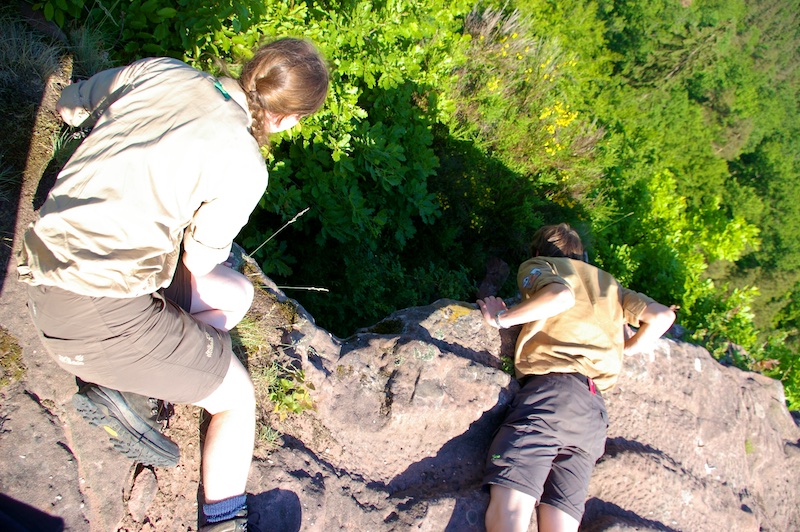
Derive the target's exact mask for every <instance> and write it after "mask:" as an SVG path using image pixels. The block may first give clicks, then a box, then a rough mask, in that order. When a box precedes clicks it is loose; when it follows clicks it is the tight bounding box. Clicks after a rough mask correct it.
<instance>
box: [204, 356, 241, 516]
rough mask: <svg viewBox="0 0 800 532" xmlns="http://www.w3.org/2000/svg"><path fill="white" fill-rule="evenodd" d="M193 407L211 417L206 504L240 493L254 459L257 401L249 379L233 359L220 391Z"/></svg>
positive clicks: (206, 467) (207, 448)
mask: <svg viewBox="0 0 800 532" xmlns="http://www.w3.org/2000/svg"><path fill="white" fill-rule="evenodd" d="M195 404H196V405H197V406H199V407H201V408H205V409H206V410H207V411H208V412H209V413H210V414H211V422H210V423H209V425H208V431H207V432H206V441H205V444H204V446H203V490H204V495H205V499H206V503H212V502H217V501H221V500H223V499H227V498H229V497H234V496H236V495H241V494H243V493H244V492H245V487H246V484H247V475H248V473H249V472H250V462H251V460H252V458H253V443H254V440H255V430H256V415H255V408H256V401H255V393H254V391H253V383H252V381H251V380H250V376H249V375H248V373H247V370H246V369H245V368H244V366H242V364H241V363H240V362H239V361H238V360H237V359H236V357H233V356H232V357H231V363H230V367H229V368H228V373H227V374H226V375H225V379H224V380H223V381H222V384H220V386H219V388H217V389H216V390H215V391H214V392H213V393H212V394H211V395H209V396H208V397H206V398H205V399H203V400H202V401H199V402H197V403H195Z"/></svg>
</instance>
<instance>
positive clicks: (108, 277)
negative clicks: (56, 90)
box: [17, 38, 329, 531]
mask: <svg viewBox="0 0 800 532" xmlns="http://www.w3.org/2000/svg"><path fill="white" fill-rule="evenodd" d="M328 84H329V74H328V69H327V66H326V65H325V62H324V60H323V58H322V56H321V55H320V54H319V52H318V51H317V49H316V48H315V47H314V46H313V45H312V44H311V43H309V42H307V41H304V40H301V39H291V38H289V39H280V40H277V41H274V42H271V43H269V44H266V45H264V46H262V47H260V48H259V49H258V50H257V51H256V52H255V54H254V56H253V58H252V59H251V60H249V61H248V62H247V63H246V64H245V65H244V66H243V68H242V73H241V76H240V77H239V79H238V80H235V79H232V78H227V77H222V78H219V79H217V78H215V77H214V76H212V75H210V74H208V73H205V72H200V71H198V70H196V69H194V68H192V67H191V66H190V65H187V64H186V63H184V62H182V61H179V60H177V59H172V58H148V59H142V60H140V61H136V62H135V63H132V64H130V65H127V66H125V67H120V68H114V69H110V70H106V71H103V72H100V73H98V74H96V75H95V76H93V77H91V78H90V79H88V80H84V81H80V82H78V83H74V84H71V85H69V86H67V87H66V88H65V89H64V91H63V92H62V94H61V97H60V99H59V102H58V105H57V110H58V112H59V114H60V115H61V117H62V118H63V119H64V121H65V122H66V123H68V124H70V125H73V126H81V127H87V126H92V127H93V129H92V131H91V133H90V134H89V135H88V136H87V137H86V139H85V140H84V141H83V142H82V143H81V145H80V146H79V147H78V149H77V151H76V152H75V154H74V155H73V156H72V157H71V158H70V160H69V161H68V162H67V164H66V165H65V167H64V169H63V170H62V171H61V172H60V174H59V176H58V179H57V181H56V184H55V186H54V187H53V189H52V190H51V192H50V194H49V196H48V198H47V200H46V202H45V203H44V205H43V206H42V208H41V210H40V212H39V216H38V218H37V220H36V221H35V222H34V223H33V224H31V226H30V227H29V228H28V230H27V232H26V233H25V237H24V242H23V245H22V250H21V253H20V256H19V260H18V268H17V270H18V273H19V276H20V280H21V281H23V282H25V283H27V285H28V298H29V301H28V306H29V308H30V311H31V316H32V319H33V322H34V324H35V325H36V327H37V329H38V330H39V332H40V335H41V339H42V342H43V343H44V345H45V347H46V348H47V350H48V352H49V353H50V354H51V356H52V358H53V362H54V364H53V365H54V366H55V365H56V364H57V365H58V366H60V367H61V368H63V369H64V370H66V371H68V372H70V373H73V374H74V375H76V376H77V377H78V378H79V379H81V380H82V381H83V382H84V384H83V385H82V386H81V388H80V390H79V392H78V393H77V394H76V395H75V396H74V398H73V401H74V402H75V404H76V406H77V407H78V410H79V411H80V412H81V413H82V414H83V415H84V417H86V418H87V419H88V420H89V421H91V422H93V423H95V424H98V425H101V426H103V427H104V428H105V429H106V431H107V432H108V433H109V434H111V435H112V436H113V437H114V439H115V440H116V441H115V445H116V446H117V447H118V448H119V449H120V450H122V451H123V452H124V453H126V454H127V455H128V456H130V457H132V458H134V459H136V460H137V461H139V462H141V463H147V464H151V465H158V466H163V465H175V464H176V463H177V461H178V457H179V452H178V449H177V446H176V445H175V444H174V442H171V441H169V440H168V439H166V438H164V437H163V436H161V435H160V434H159V433H158V432H157V431H154V430H153V427H152V423H150V421H151V420H150V419H149V418H148V417H147V415H148V412H149V411H148V410H147V405H146V404H142V401H140V399H144V400H145V401H146V400H147V398H148V397H153V398H158V399H163V400H166V401H169V402H173V403H189V404H194V405H197V406H200V407H201V408H204V409H205V410H206V411H207V412H208V413H209V414H210V415H211V419H210V422H209V425H208V429H207V431H206V435H205V442H204V445H203V464H202V476H203V478H202V484H203V493H204V498H205V504H204V505H203V508H202V510H203V514H204V517H205V521H206V523H207V524H206V526H205V527H204V528H202V529H201V530H208V531H227V530H241V529H243V527H245V526H246V525H247V521H248V517H247V508H246V495H245V486H246V482H247V476H248V472H249V470H250V463H251V460H252V451H253V443H254V437H255V408H256V404H255V394H254V390H253V384H252V381H251V380H250V376H249V374H248V372H247V370H246V369H245V368H244V366H243V365H242V364H241V362H239V360H238V359H237V358H236V356H235V355H234V354H233V351H232V348H231V338H230V334H229V333H228V330H230V329H231V328H232V327H233V326H234V325H236V323H237V322H238V321H239V320H240V319H241V318H242V317H243V316H244V314H245V313H246V312H247V310H248V308H249V306H250V303H251V301H252V298H253V286H252V283H251V282H250V280H249V279H248V278H246V277H245V276H244V275H242V274H240V273H238V272H236V271H234V270H232V269H231V268H228V267H226V266H225V264H224V263H225V261H226V260H228V256H229V253H230V251H231V247H232V245H233V239H234V238H235V237H236V235H237V234H238V233H239V230H240V229H241V228H242V226H244V224H245V223H247V220H248V217H249V216H250V213H251V212H252V211H253V209H254V208H255V207H256V205H257V204H258V202H259V200H260V199H261V197H262V195H263V194H264V190H265V188H266V186H267V180H268V175H267V167H266V163H265V161H264V157H263V154H262V151H261V146H266V145H267V139H268V137H269V135H270V134H273V133H277V132H280V131H285V130H287V129H290V128H292V127H294V126H295V125H297V123H298V122H299V121H300V119H301V118H303V117H305V116H308V115H310V114H311V113H313V112H315V111H317V110H318V109H319V108H320V107H321V106H322V105H323V103H324V101H325V98H326V95H327V92H328ZM137 405H138V406H137ZM251 517H254V516H252V515H251ZM250 521H251V522H252V521H253V519H250Z"/></svg>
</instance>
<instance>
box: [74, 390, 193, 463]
mask: <svg viewBox="0 0 800 532" xmlns="http://www.w3.org/2000/svg"><path fill="white" fill-rule="evenodd" d="M72 403H73V404H74V405H75V408H77V409H78V412H79V413H80V414H81V415H82V416H83V418H84V419H85V420H86V421H88V422H89V423H91V424H92V425H95V426H97V427H103V429H104V430H105V431H106V432H107V433H108V434H109V435H110V436H111V441H112V442H113V444H114V447H115V448H116V449H117V450H118V451H120V452H121V453H122V454H124V455H125V456H127V457H129V458H132V459H133V460H135V461H136V462H138V463H140V464H143V465H149V466H157V467H175V466H176V465H178V459H179V458H180V449H179V448H178V446H177V445H176V444H175V442H173V441H172V440H170V439H169V438H167V437H166V436H164V435H163V434H162V433H161V431H162V430H163V428H164V420H165V419H166V420H167V421H168V418H169V412H170V410H169V409H170V408H171V405H168V404H165V403H161V404H162V405H163V406H159V401H158V400H156V399H150V398H147V397H144V396H141V395H137V394H135V393H129V392H118V391H117V390H112V389H110V388H106V387H105V386H100V385H98V384H91V383H86V384H84V385H83V386H82V387H81V388H80V390H79V391H78V393H76V394H75V395H73V396H72Z"/></svg>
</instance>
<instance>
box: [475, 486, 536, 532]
mask: <svg viewBox="0 0 800 532" xmlns="http://www.w3.org/2000/svg"><path fill="white" fill-rule="evenodd" d="M489 493H490V494H491V499H490V500H489V507H488V508H487V509H486V530H487V532H526V531H527V530H528V528H529V527H530V525H531V517H532V516H533V510H534V509H535V508H536V499H535V498H533V497H531V496H530V495H528V494H526V493H522V492H521V491H517V490H514V489H511V488H506V487H505V486H498V485H497V484H492V485H491V487H490V489H489Z"/></svg>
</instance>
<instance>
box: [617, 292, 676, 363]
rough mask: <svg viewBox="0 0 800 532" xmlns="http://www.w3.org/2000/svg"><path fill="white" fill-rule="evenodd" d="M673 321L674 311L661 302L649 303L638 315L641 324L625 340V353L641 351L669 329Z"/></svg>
mask: <svg viewBox="0 0 800 532" xmlns="http://www.w3.org/2000/svg"><path fill="white" fill-rule="evenodd" d="M674 321H675V312H674V311H673V310H672V309H671V308H669V307H666V306H664V305H662V304H661V303H656V302H653V303H650V304H648V305H647V307H645V309H644V312H642V315H641V316H640V317H639V322H640V323H641V326H640V327H639V330H638V331H636V332H635V333H634V334H633V336H631V337H630V338H627V339H626V340H625V354H626V355H633V354H636V353H638V352H641V351H642V349H644V348H646V347H647V346H648V345H650V344H651V343H652V342H654V341H655V340H658V339H659V338H661V336H662V335H663V334H664V333H665V332H667V330H669V328H670V327H671V326H672V323H673V322H674Z"/></svg>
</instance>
